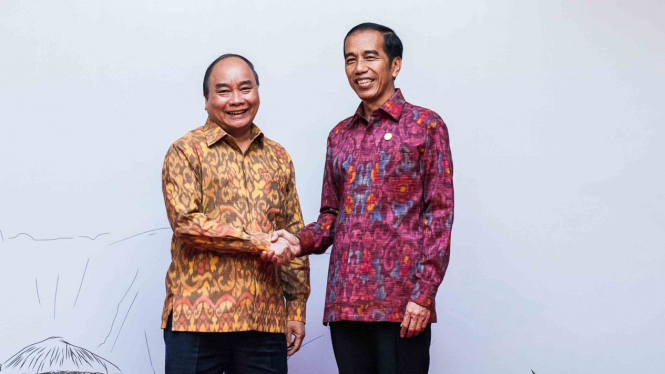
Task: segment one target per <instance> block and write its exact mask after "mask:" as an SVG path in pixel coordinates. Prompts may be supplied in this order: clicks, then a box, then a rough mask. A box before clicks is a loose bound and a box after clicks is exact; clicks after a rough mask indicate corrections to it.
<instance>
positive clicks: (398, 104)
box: [351, 88, 406, 123]
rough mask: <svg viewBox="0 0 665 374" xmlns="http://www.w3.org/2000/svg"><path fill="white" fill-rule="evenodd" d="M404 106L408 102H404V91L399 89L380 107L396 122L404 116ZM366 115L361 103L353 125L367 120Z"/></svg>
mask: <svg viewBox="0 0 665 374" xmlns="http://www.w3.org/2000/svg"><path fill="white" fill-rule="evenodd" d="M404 104H406V100H404V96H402V90H400V89H399V88H398V89H396V90H395V93H394V94H393V95H392V96H391V97H390V98H389V99H388V100H386V102H385V103H383V105H381V106H380V107H379V110H382V111H383V112H385V113H386V114H387V115H389V116H390V117H391V118H392V119H394V120H395V121H399V119H400V117H401V116H402V110H403V109H404ZM364 114H365V113H364V111H363V103H360V105H358V109H356V114H355V115H354V117H355V118H354V120H353V121H351V123H355V122H356V121H357V120H358V119H360V118H365V117H364Z"/></svg>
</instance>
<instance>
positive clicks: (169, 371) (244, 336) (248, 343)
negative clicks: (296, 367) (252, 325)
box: [164, 317, 288, 374]
mask: <svg viewBox="0 0 665 374" xmlns="http://www.w3.org/2000/svg"><path fill="white" fill-rule="evenodd" d="M171 326H172V317H169V321H168V324H167V326H166V329H165V330H164V343H166V374H221V373H228V374H286V373H287V372H288V367H287V365H286V337H285V336H284V334H281V333H269V332H259V331H243V332H223V333H216V332H184V331H183V332H181V331H172V330H171Z"/></svg>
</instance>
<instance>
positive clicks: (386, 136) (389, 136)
mask: <svg viewBox="0 0 665 374" xmlns="http://www.w3.org/2000/svg"><path fill="white" fill-rule="evenodd" d="M383 138H384V139H386V140H390V139H392V138H393V134H391V133H389V132H387V133H386V135H384V136H383Z"/></svg>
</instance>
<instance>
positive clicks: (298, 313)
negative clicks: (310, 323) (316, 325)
mask: <svg viewBox="0 0 665 374" xmlns="http://www.w3.org/2000/svg"><path fill="white" fill-rule="evenodd" d="M306 306H307V300H304V299H301V298H295V299H293V300H288V301H287V302H286V320H287V321H298V322H302V323H305V308H306Z"/></svg>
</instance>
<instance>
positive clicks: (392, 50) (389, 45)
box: [344, 22, 404, 63]
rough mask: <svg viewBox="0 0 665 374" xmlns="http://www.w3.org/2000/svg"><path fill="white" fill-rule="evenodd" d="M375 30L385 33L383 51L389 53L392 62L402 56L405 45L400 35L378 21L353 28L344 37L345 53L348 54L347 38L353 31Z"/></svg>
mask: <svg viewBox="0 0 665 374" xmlns="http://www.w3.org/2000/svg"><path fill="white" fill-rule="evenodd" d="M366 30H374V31H378V32H380V33H381V34H382V35H383V51H384V52H385V53H386V54H387V55H388V58H389V59H390V63H392V62H393V60H394V59H395V58H396V57H399V58H402V51H403V50H404V47H403V46H402V41H401V40H400V39H399V36H397V34H395V32H394V31H393V30H392V29H391V28H389V27H386V26H383V25H379V24H378V23H372V22H365V23H361V24H360V25H358V26H356V27H354V28H352V29H351V30H350V31H349V32H348V33H347V34H346V36H345V37H344V48H345V49H344V53H345V54H346V39H347V38H348V37H349V36H350V35H351V34H353V33H355V32H358V31H366Z"/></svg>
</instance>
